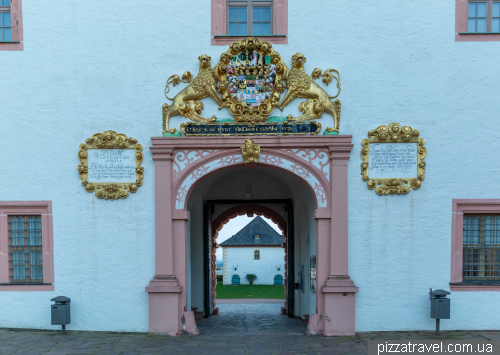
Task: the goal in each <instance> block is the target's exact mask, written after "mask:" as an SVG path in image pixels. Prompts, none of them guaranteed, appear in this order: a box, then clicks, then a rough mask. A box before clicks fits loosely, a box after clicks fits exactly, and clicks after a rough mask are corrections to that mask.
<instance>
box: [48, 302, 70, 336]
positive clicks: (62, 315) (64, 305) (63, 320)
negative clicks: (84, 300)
mask: <svg viewBox="0 0 500 355" xmlns="http://www.w3.org/2000/svg"><path fill="white" fill-rule="evenodd" d="M51 301H54V302H55V304H53V305H51V318H52V325H62V334H63V335H64V334H66V324H70V323H71V312H70V302H71V299H69V298H68V297H64V296H58V297H54V298H53V299H51Z"/></svg>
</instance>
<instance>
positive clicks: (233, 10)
mask: <svg viewBox="0 0 500 355" xmlns="http://www.w3.org/2000/svg"><path fill="white" fill-rule="evenodd" d="M229 21H238V8H237V7H230V8H229Z"/></svg>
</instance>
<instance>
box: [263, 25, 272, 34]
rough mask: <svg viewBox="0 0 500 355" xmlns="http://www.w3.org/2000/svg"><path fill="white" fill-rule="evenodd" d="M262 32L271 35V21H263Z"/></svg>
mask: <svg viewBox="0 0 500 355" xmlns="http://www.w3.org/2000/svg"><path fill="white" fill-rule="evenodd" d="M262 34H263V35H270V34H271V22H263V23H262Z"/></svg>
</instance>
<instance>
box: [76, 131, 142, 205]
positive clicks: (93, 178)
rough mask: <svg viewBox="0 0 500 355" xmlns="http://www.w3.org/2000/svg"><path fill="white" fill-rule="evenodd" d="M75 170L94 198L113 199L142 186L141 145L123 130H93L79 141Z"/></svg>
mask: <svg viewBox="0 0 500 355" xmlns="http://www.w3.org/2000/svg"><path fill="white" fill-rule="evenodd" d="M78 159H80V163H81V164H79V165H78V172H79V173H80V179H82V185H83V186H85V190H86V191H87V192H90V193H95V196H96V197H97V198H102V199H105V200H111V201H113V200H117V199H120V198H126V197H128V196H129V195H130V193H131V192H137V188H138V187H139V186H141V185H142V179H143V178H144V175H143V174H144V168H143V167H142V166H141V163H142V159H143V155H142V146H141V145H140V144H138V143H137V139H134V138H128V137H127V136H126V135H124V134H123V133H116V132H115V131H105V132H104V133H96V134H94V135H93V136H92V137H90V138H88V139H86V140H85V143H82V144H80V151H79V152H78Z"/></svg>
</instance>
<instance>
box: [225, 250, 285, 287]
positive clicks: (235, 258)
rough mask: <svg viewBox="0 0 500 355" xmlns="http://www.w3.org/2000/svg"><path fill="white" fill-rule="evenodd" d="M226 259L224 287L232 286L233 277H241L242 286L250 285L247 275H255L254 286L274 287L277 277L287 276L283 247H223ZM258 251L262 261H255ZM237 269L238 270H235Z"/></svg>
mask: <svg viewBox="0 0 500 355" xmlns="http://www.w3.org/2000/svg"><path fill="white" fill-rule="evenodd" d="M222 249H223V252H222V253H223V258H224V267H223V272H224V274H223V275H224V285H231V282H232V277H233V275H238V276H239V277H240V283H241V284H242V285H248V284H249V282H248V280H247V279H246V275H247V274H254V275H256V276H257V279H256V280H255V281H254V283H253V284H254V285H273V284H274V277H275V276H276V275H281V276H282V277H284V276H285V273H284V270H285V261H284V259H285V251H284V250H283V248H282V247H269V246H255V247H237V246H232V247H222ZM256 250H258V251H259V254H260V259H259V260H255V259H254V253H255V251H256ZM235 268H236V270H235Z"/></svg>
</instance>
